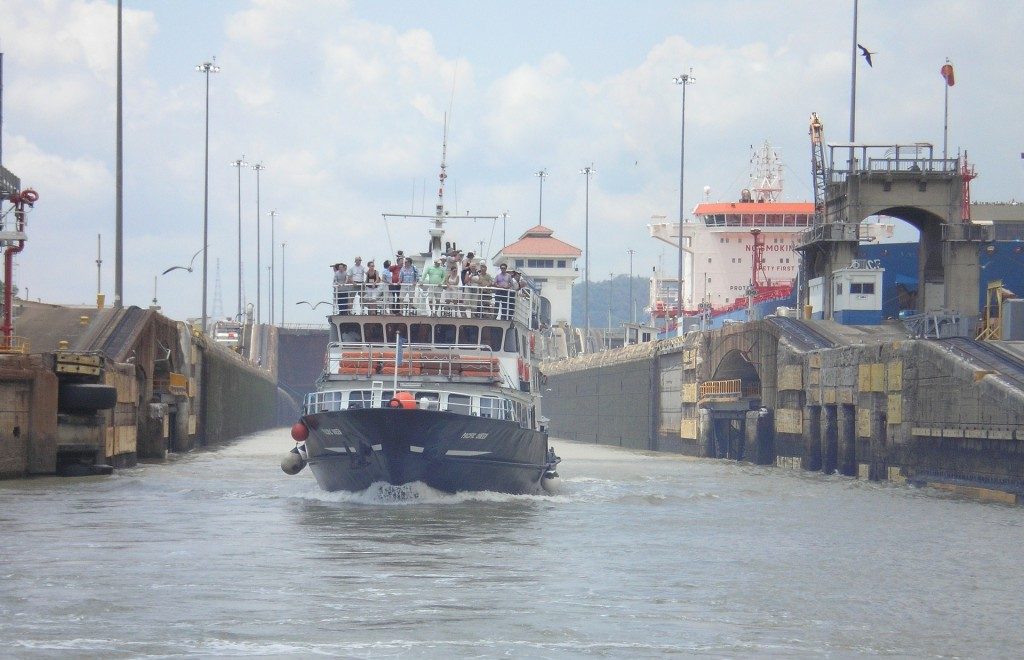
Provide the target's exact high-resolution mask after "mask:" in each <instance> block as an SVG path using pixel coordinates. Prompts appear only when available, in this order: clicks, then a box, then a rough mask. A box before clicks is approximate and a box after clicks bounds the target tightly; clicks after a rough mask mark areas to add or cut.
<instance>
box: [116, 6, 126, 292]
mask: <svg viewBox="0 0 1024 660" xmlns="http://www.w3.org/2000/svg"><path fill="white" fill-rule="evenodd" d="M121 60H122V57H121V0H117V119H116V122H117V130H116V133H117V136H116V138H115V142H116V149H115V152H116V155H115V157H116V161H117V162H116V165H115V166H114V193H115V195H116V199H115V200H114V201H115V204H114V307H115V308H116V309H121V308H122V307H123V306H124V140H123V139H122V136H123V135H124V122H123V121H122V119H123V115H124V113H123V105H124V104H123V103H122V93H121V89H122V80H121Z"/></svg>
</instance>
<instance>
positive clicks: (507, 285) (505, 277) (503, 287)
mask: <svg viewBox="0 0 1024 660" xmlns="http://www.w3.org/2000/svg"><path fill="white" fill-rule="evenodd" d="M494 287H495V288H496V289H497V291H495V292H494V299H495V302H497V307H498V320H500V321H506V320H508V319H511V318H512V314H511V313H510V312H509V308H510V307H511V305H510V304H509V298H510V297H511V295H510V292H509V289H511V288H512V273H510V272H509V270H508V264H500V265H499V266H498V274H497V275H495V276H494Z"/></svg>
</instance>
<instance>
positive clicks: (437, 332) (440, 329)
mask: <svg viewBox="0 0 1024 660" xmlns="http://www.w3.org/2000/svg"><path fill="white" fill-rule="evenodd" d="M434 343H435V344H454V343H455V326H454V325H451V324H450V323H438V324H437V327H436V328H434Z"/></svg>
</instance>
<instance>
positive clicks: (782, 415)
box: [775, 408, 804, 433]
mask: <svg viewBox="0 0 1024 660" xmlns="http://www.w3.org/2000/svg"><path fill="white" fill-rule="evenodd" d="M775 432H776V433H803V432H804V411H803V410H791V409H788V408H780V409H778V410H776V411H775Z"/></svg>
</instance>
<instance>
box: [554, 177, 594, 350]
mask: <svg viewBox="0 0 1024 660" xmlns="http://www.w3.org/2000/svg"><path fill="white" fill-rule="evenodd" d="M580 174H582V175H584V176H586V177H587V193H586V206H585V214H584V216H583V253H584V254H585V255H587V260H586V261H584V262H583V319H584V322H585V325H586V328H587V335H586V337H587V348H589V347H590V177H591V176H593V175H595V174H597V170H595V169H594V164H593V163H591V164H590V165H588V166H587V167H584V168H583V169H582V170H580ZM541 180H542V181H543V179H541Z"/></svg>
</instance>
